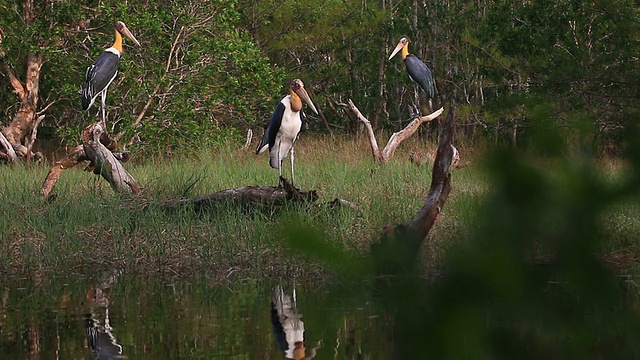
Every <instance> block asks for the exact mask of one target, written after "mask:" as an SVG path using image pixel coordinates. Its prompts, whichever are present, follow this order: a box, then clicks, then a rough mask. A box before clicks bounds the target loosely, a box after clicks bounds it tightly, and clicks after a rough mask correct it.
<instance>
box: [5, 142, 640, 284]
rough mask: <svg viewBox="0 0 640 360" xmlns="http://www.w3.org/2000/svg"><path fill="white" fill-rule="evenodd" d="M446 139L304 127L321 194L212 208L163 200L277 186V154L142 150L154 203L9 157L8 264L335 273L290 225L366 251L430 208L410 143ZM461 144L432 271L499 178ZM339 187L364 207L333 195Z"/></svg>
mask: <svg viewBox="0 0 640 360" xmlns="http://www.w3.org/2000/svg"><path fill="white" fill-rule="evenodd" d="M434 148H435V144H430V143H425V142H424V140H420V139H410V140H409V141H407V142H406V143H404V144H403V145H402V146H401V147H400V148H399V149H398V151H397V152H396V154H395V156H394V159H393V160H392V161H391V162H390V163H388V164H384V165H383V166H378V165H376V164H374V162H373V161H372V158H371V155H370V150H369V145H368V144H367V143H366V142H365V141H364V140H363V139H358V140H351V139H330V138H311V137H302V138H301V139H300V140H299V142H298V143H297V144H296V180H297V184H296V185H298V186H299V187H301V188H303V189H315V190H317V191H318V194H319V196H320V199H319V200H318V202H317V204H315V205H312V206H308V207H303V206H299V205H295V204H290V205H287V206H285V207H284V208H283V209H268V208H266V209H265V208H264V207H247V206H238V205H233V204H226V205H223V206H221V207H219V208H217V209H216V210H215V211H212V212H207V213H203V214H197V213H195V212H193V211H192V210H191V209H189V208H181V209H177V210H171V211H166V210H164V209H163V208H161V207H159V206H154V204H156V203H159V202H161V201H164V200H170V199H179V198H189V197H195V196H200V195H205V194H209V193H213V192H216V191H219V190H224V189H229V188H239V187H242V186H246V185H276V184H277V176H278V173H277V171H276V170H274V169H271V168H270V167H269V165H268V160H267V155H266V154H262V155H260V156H257V155H254V154H253V152H252V149H250V150H247V151H244V152H241V151H238V150H237V149H236V148H233V147H223V148H216V149H210V150H209V151H206V152H203V153H201V154H199V156H197V157H191V158H179V157H174V158H172V159H170V160H163V159H147V160H145V161H143V160H139V159H136V163H135V164H133V163H131V164H125V167H126V168H127V169H128V170H129V172H130V173H131V174H132V175H133V176H134V177H135V178H136V179H137V180H138V182H139V183H140V184H141V185H143V186H144V188H145V189H144V193H143V196H144V197H145V198H146V199H147V200H148V201H149V203H150V204H151V205H150V206H148V207H143V206H142V205H140V201H139V200H137V199H134V200H133V201H131V200H130V199H128V198H123V197H120V196H117V195H116V194H114V193H113V191H112V190H111V188H110V187H109V185H108V184H107V183H106V181H104V180H103V179H101V178H98V177H97V176H95V175H93V174H92V173H89V172H84V171H82V166H78V167H77V168H74V169H70V170H67V171H65V172H64V173H63V175H62V177H61V179H60V181H59V182H58V184H57V185H56V187H55V190H54V193H55V198H53V199H50V200H45V199H42V198H41V197H40V196H39V194H38V191H39V189H40V186H41V185H42V181H43V180H44V178H45V176H46V173H47V171H48V167H47V166H46V165H42V166H32V167H30V168H25V167H22V166H5V167H2V168H0V184H2V187H1V188H0V202H1V204H0V209H2V218H1V219H0V234H2V235H1V242H2V243H1V250H2V253H3V254H5V256H3V257H2V258H1V259H0V272H4V273H24V272H32V271H41V272H46V273H68V272H78V273H86V272H90V271H93V270H94V269H96V268H111V267H122V268H125V269H128V270H130V271H133V272H138V273H145V274H155V273H160V274H165V275H175V276H189V275H194V274H201V273H204V274H207V275H210V276H213V277H214V278H217V279H219V280H220V281H227V280H229V279H243V278H259V277H271V278H279V277H292V276H294V277H298V278H316V279H317V278H328V277H330V276H331V274H332V272H331V270H328V269H327V268H326V267H325V266H324V265H323V263H322V262H321V261H318V260H316V259H314V258H312V257H309V256H305V255H303V254H299V253H297V252H292V250H291V249H290V247H289V246H288V244H287V240H286V237H287V231H286V227H287V226H288V225H290V224H292V223H301V224H303V226H304V227H306V228H308V229H310V230H311V232H312V233H315V234H316V235H317V236H318V237H320V238H321V239H322V240H324V241H325V242H326V243H327V244H329V245H330V246H331V247H333V248H335V249H337V250H339V251H344V252H346V253H347V254H350V255H352V256H354V257H356V258H366V256H364V255H366V254H368V251H369V245H370V243H371V241H373V240H377V239H378V238H379V236H380V234H381V233H382V229H383V227H384V226H385V225H386V224H398V223H404V222H407V221H409V220H410V219H412V217H413V216H415V214H416V213H417V212H418V211H419V209H420V208H421V207H422V205H423V201H424V198H425V196H426V194H427V192H428V190H429V185H430V181H431V166H430V165H423V166H418V165H416V164H414V163H412V162H411V161H409V152H410V151H413V150H416V151H421V152H426V151H428V150H432V149H434ZM461 150H462V157H463V161H470V162H471V166H468V167H465V168H463V169H460V170H456V171H454V173H453V183H452V184H453V190H452V192H451V194H450V197H449V199H448V201H447V203H446V206H445V208H444V209H443V214H442V216H441V217H440V220H439V222H438V223H437V224H436V226H435V227H434V229H433V230H432V232H431V234H430V236H429V239H428V241H427V242H425V245H424V247H423V254H422V255H423V257H422V258H423V259H424V261H423V268H424V269H425V271H431V270H437V269H438V268H440V267H441V265H442V262H443V259H444V254H445V253H446V252H447V250H448V249H449V248H451V246H452V244H455V243H459V242H460V241H462V242H465V241H469V240H470V239H472V238H473V234H475V233H476V232H477V230H478V227H479V226H480V225H479V223H478V222H477V221H476V219H477V217H478V215H486V214H479V212H480V209H481V208H482V204H483V202H484V200H485V199H486V198H487V196H488V194H490V192H491V189H492V183H491V180H490V179H491V177H490V176H489V175H488V173H487V171H486V170H485V168H484V167H483V166H481V163H482V158H483V155H482V153H483V152H478V151H475V150H474V149H468V150H466V149H461ZM285 163H286V166H284V174H285V176H286V177H289V166H288V160H285ZM540 167H542V168H549V169H551V170H550V171H551V172H550V174H551V175H550V176H552V177H554V176H562V175H561V174H562V172H561V171H560V170H558V169H561V166H549V165H547V164H545V165H541V166H540ZM601 167H602V169H603V173H604V174H609V175H608V176H610V178H608V179H607V181H609V182H615V181H617V180H616V179H617V178H618V177H619V175H616V174H622V173H624V171H623V168H622V167H621V166H620V165H616V164H615V163H603V164H601ZM554 169H555V170H554ZM612 169H613V170H612ZM612 174H613V175H612ZM336 197H340V198H343V199H346V200H349V201H351V202H354V203H355V204H357V205H358V206H359V208H358V209H357V210H352V209H344V208H342V209H334V208H330V207H329V206H327V205H326V203H327V202H329V201H331V200H333V199H334V198H336ZM639 212H640V207H639V206H638V202H637V200H636V201H629V203H628V204H620V205H619V206H616V207H615V208H612V209H611V213H610V216H606V217H603V227H604V228H605V229H609V230H610V231H611V233H612V238H611V240H610V241H609V242H608V243H607V244H606V246H605V252H609V253H614V251H618V250H619V249H620V248H624V249H625V251H627V250H628V251H636V252H637V251H638V250H640V249H638V246H637V243H636V239H635V234H636V233H637V230H638V229H640V220H638V219H640V217H639V216H638V214H639ZM342 273H343V274H344V272H342Z"/></svg>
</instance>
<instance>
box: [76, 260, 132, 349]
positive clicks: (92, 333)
mask: <svg viewBox="0 0 640 360" xmlns="http://www.w3.org/2000/svg"><path fill="white" fill-rule="evenodd" d="M121 274H122V271H121V270H113V271H112V272H110V273H108V274H107V275H106V276H104V277H103V278H102V279H101V280H100V281H98V282H96V283H95V284H93V285H92V286H91V287H90V288H89V290H88V291H87V305H88V311H87V314H86V315H85V333H86V336H87V345H88V347H89V349H90V350H91V352H92V353H93V355H94V356H95V357H96V358H97V359H100V360H102V359H104V360H112V359H126V358H127V356H126V355H124V349H123V348H122V345H120V344H119V343H118V340H117V339H116V337H115V336H114V334H113V327H111V324H110V322H109V305H110V303H111V298H110V297H109V291H110V290H111V287H112V286H113V285H114V283H115V281H116V279H117V278H118V276H120V275H121ZM97 309H104V322H102V323H101V321H100V320H99V319H98V315H97V314H96V310H97Z"/></svg>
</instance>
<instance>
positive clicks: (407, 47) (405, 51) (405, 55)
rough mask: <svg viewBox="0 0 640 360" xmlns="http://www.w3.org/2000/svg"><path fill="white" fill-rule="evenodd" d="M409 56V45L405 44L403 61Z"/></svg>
mask: <svg viewBox="0 0 640 360" xmlns="http://www.w3.org/2000/svg"><path fill="white" fill-rule="evenodd" d="M407 56H409V44H408V43H407V44H404V46H403V47H402V60H404V59H406V58H407Z"/></svg>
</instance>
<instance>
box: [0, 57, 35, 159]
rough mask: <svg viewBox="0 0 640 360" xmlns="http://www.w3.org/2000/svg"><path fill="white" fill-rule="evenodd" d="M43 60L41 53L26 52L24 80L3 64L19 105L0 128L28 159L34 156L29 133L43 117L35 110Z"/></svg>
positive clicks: (20, 153)
mask: <svg viewBox="0 0 640 360" xmlns="http://www.w3.org/2000/svg"><path fill="white" fill-rule="evenodd" d="M43 61H44V60H43V56H42V54H36V53H33V52H29V53H28V55H27V61H26V63H27V64H26V74H25V82H22V81H20V79H19V78H18V76H17V75H16V74H15V72H14V71H13V70H12V69H11V68H10V67H9V66H8V65H7V64H6V63H5V64H3V65H4V70H5V73H6V76H7V78H8V80H9V83H10V84H11V87H12V88H13V92H14V93H15V94H16V95H17V96H18V100H19V101H20V107H19V108H18V112H17V113H16V115H15V116H14V117H13V120H12V121H11V123H10V124H9V125H7V126H5V127H4V128H3V129H2V133H3V134H4V136H5V137H6V139H7V141H8V142H9V143H10V144H11V145H12V146H13V147H14V148H19V151H18V154H19V155H21V156H24V157H26V158H27V159H28V160H30V159H31V158H32V157H33V156H36V154H33V153H32V151H31V147H32V146H33V141H32V136H31V135H33V134H34V132H37V129H36V127H37V126H38V124H39V123H40V122H41V121H42V119H43V117H38V111H37V109H38V96H39V90H40V69H41V68H42V63H43ZM5 148H6V147H5ZM14 162H15V161H14Z"/></svg>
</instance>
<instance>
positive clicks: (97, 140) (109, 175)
mask: <svg viewBox="0 0 640 360" xmlns="http://www.w3.org/2000/svg"><path fill="white" fill-rule="evenodd" d="M105 144H106V145H105ZM114 147H115V142H114V141H113V140H112V139H111V137H110V136H109V135H108V133H107V132H106V131H105V129H104V128H103V125H102V124H101V123H96V124H92V125H89V126H87V127H86V128H85V129H84V131H83V132H82V145H78V146H76V147H75V148H73V150H72V151H71V152H70V153H69V155H67V157H66V158H64V159H62V160H58V161H56V162H54V163H53V166H52V167H51V169H50V170H49V174H47V177H46V178H45V180H44V183H43V184H42V188H41V189H40V194H41V195H43V196H45V197H49V196H50V195H51V192H52V191H53V187H54V186H55V184H56V182H57V181H58V179H59V178H60V175H61V174H62V172H63V171H64V170H65V169H68V168H71V167H74V166H76V165H78V164H79V163H81V162H85V161H89V166H88V167H87V169H88V170H93V173H94V174H97V175H100V176H102V177H103V178H104V179H105V180H107V182H109V185H111V188H112V189H113V190H114V191H115V192H117V193H121V194H138V193H139V192H140V191H142V187H141V186H140V185H139V184H138V183H137V181H136V180H135V179H134V178H133V176H131V174H129V173H128V172H127V170H125V169H124V166H122V164H121V163H120V161H119V160H118V159H117V158H116V155H114V153H112V152H111V151H112V150H113V148H114Z"/></svg>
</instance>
